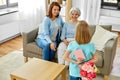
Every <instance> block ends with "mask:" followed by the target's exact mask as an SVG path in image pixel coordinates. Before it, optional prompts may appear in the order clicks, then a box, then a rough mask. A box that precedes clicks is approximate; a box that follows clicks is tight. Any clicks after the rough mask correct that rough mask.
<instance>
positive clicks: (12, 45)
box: [0, 36, 22, 57]
mask: <svg viewBox="0 0 120 80" xmlns="http://www.w3.org/2000/svg"><path fill="white" fill-rule="evenodd" d="M20 48H22V37H21V36H18V37H16V38H14V39H12V40H9V41H7V42H4V43H2V44H0V57H1V56H4V55H6V54H7V53H9V52H12V51H15V50H19V49H20Z"/></svg>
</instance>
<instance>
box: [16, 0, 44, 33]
mask: <svg viewBox="0 0 120 80" xmlns="http://www.w3.org/2000/svg"><path fill="white" fill-rule="evenodd" d="M18 7H19V20H20V21H19V26H20V30H21V32H23V31H30V30H32V29H34V28H36V27H38V26H37V25H39V24H40V23H41V21H42V20H43V17H44V16H45V15H46V0H19V2H18Z"/></svg>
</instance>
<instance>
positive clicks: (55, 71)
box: [10, 58, 67, 80]
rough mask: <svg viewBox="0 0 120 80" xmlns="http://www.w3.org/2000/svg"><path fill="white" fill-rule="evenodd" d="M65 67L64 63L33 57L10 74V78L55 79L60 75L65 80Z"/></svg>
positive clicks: (23, 79)
mask: <svg viewBox="0 0 120 80" xmlns="http://www.w3.org/2000/svg"><path fill="white" fill-rule="evenodd" d="M66 69H67V67H66V66H65V65H61V64H57V63H54V62H49V61H45V60H42V59H37V58H33V59H32V60H30V61H28V62H27V63H25V64H24V65H23V66H22V67H20V68H18V69H17V70H15V71H13V72H12V73H11V74H10V76H11V80H57V79H58V77H59V75H61V77H62V80H66Z"/></svg>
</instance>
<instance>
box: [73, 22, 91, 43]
mask: <svg viewBox="0 0 120 80" xmlns="http://www.w3.org/2000/svg"><path fill="white" fill-rule="evenodd" d="M75 40H76V42H77V43H78V44H86V43H89V42H90V40H91V37H90V32H89V25H88V24H87V22H86V21H83V20H82V21H79V22H78V23H77V24H76V34H75Z"/></svg>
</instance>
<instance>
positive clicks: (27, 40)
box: [22, 28, 38, 44]
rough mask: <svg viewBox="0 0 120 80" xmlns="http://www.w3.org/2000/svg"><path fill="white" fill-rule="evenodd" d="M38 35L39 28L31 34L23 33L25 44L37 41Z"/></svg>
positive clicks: (30, 32)
mask: <svg viewBox="0 0 120 80" xmlns="http://www.w3.org/2000/svg"><path fill="white" fill-rule="evenodd" d="M37 34H38V28H37V29H34V30H32V31H29V32H22V37H23V44H27V43H30V42H33V41H35V39H36V37H37Z"/></svg>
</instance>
